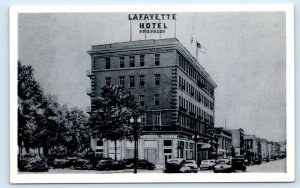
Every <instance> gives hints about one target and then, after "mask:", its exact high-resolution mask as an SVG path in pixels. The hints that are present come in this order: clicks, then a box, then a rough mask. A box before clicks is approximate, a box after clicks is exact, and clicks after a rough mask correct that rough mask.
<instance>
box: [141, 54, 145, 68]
mask: <svg viewBox="0 0 300 188" xmlns="http://www.w3.org/2000/svg"><path fill="white" fill-rule="evenodd" d="M144 59H145V56H144V55H141V56H140V66H141V67H143V66H144V65H145V60H144Z"/></svg>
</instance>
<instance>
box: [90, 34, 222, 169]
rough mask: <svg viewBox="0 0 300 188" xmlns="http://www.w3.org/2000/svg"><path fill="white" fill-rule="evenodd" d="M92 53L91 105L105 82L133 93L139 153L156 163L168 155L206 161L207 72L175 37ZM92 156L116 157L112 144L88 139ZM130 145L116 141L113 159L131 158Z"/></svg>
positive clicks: (210, 91) (210, 93) (211, 86)
mask: <svg viewBox="0 0 300 188" xmlns="http://www.w3.org/2000/svg"><path fill="white" fill-rule="evenodd" d="M88 53H89V54H90V56H91V70H90V71H88V72H87V75H88V76H89V77H90V79H91V88H89V89H88V90H87V94H88V95H89V96H90V97H91V108H90V109H89V112H90V113H92V112H93V110H95V106H94V105H93V99H95V98H96V97H99V96H100V93H101V88H102V87H103V86H104V85H111V84H119V85H122V86H124V87H125V88H126V89H128V90H130V92H131V93H132V94H133V95H134V96H135V99H136V101H137V102H138V105H139V108H140V110H141V112H142V117H141V119H142V125H143V127H144V135H143V136H142V137H141V138H140V139H139V142H138V157H139V158H140V159H146V160H149V161H151V162H153V163H155V164H164V163H165V160H166V159H168V158H177V157H179V158H184V159H194V158H195V156H196V159H207V158H208V157H209V152H210V150H211V147H207V146H209V142H210V140H211V138H212V135H211V134H210V132H209V130H211V129H212V128H214V106H215V105H214V103H215V97H214V90H215V88H216V87H217V85H216V83H215V82H214V81H213V80H212V78H211V77H210V76H209V74H208V73H207V72H206V71H205V70H204V68H203V67H202V66H201V65H200V64H199V62H198V61H197V60H196V59H195V58H194V57H193V56H192V55H191V54H190V53H189V52H188V51H187V49H186V48H185V47H184V46H183V45H182V44H181V43H180V42H179V41H178V40H177V39H175V38H172V39H161V40H142V41H131V42H120V43H112V44H104V45H94V46H92V49H91V50H90V51H88ZM91 146H92V148H93V149H95V150H96V154H97V155H100V156H104V157H113V156H114V155H115V150H114V144H113V143H111V142H109V141H105V142H103V141H99V140H92V141H91ZM133 155H134V144H133V143H131V142H130V141H126V140H123V141H120V142H118V143H117V156H118V159H124V158H132V157H133Z"/></svg>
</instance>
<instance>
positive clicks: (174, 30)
mask: <svg viewBox="0 0 300 188" xmlns="http://www.w3.org/2000/svg"><path fill="white" fill-rule="evenodd" d="M174 38H176V19H175V26H174Z"/></svg>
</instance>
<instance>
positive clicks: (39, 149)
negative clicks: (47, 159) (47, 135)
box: [38, 147, 41, 157]
mask: <svg viewBox="0 0 300 188" xmlns="http://www.w3.org/2000/svg"><path fill="white" fill-rule="evenodd" d="M38 152H39V156H40V157H41V147H38Z"/></svg>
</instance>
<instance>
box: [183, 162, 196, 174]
mask: <svg viewBox="0 0 300 188" xmlns="http://www.w3.org/2000/svg"><path fill="white" fill-rule="evenodd" d="M185 166H187V167H190V168H191V172H194V173H197V172H198V165H197V163H196V161H195V160H186V161H185Z"/></svg>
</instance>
